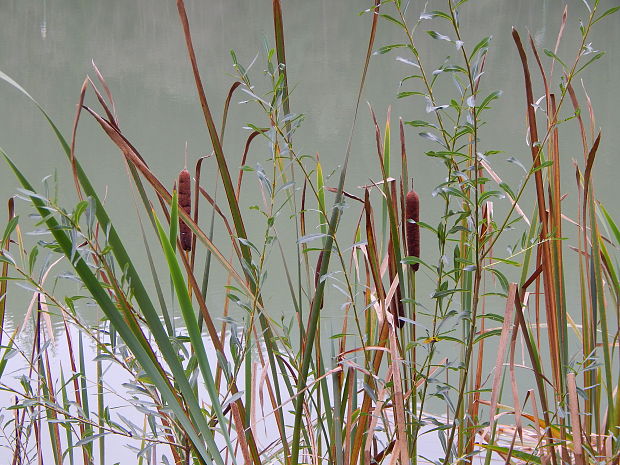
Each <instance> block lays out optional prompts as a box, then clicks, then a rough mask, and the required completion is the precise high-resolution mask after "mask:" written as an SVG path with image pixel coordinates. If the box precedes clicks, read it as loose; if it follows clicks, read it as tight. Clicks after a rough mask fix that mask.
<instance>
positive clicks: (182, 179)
mask: <svg viewBox="0 0 620 465" xmlns="http://www.w3.org/2000/svg"><path fill="white" fill-rule="evenodd" d="M178 187H179V208H181V209H182V210H183V211H184V212H185V213H187V214H188V215H191V214H192V180H191V177H190V175H189V171H187V169H183V170H181V172H180V173H179V181H178ZM179 237H180V239H181V247H183V250H185V251H186V252H190V251H191V250H192V230H191V229H190V227H189V226H188V225H187V224H185V221H183V219H182V218H179Z"/></svg>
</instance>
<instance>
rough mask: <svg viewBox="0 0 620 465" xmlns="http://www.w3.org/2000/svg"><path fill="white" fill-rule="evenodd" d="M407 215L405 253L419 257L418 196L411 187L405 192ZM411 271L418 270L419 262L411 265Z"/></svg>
mask: <svg viewBox="0 0 620 465" xmlns="http://www.w3.org/2000/svg"><path fill="white" fill-rule="evenodd" d="M405 209H406V212H405V213H406V216H407V253H408V254H409V256H410V257H418V258H419V257H420V225H419V224H418V221H420V197H418V194H417V193H416V191H414V190H413V189H412V190H410V191H409V192H408V193H407V200H406V206H405ZM412 267H413V271H418V269H419V268H420V264H419V263H414V264H413V265H412Z"/></svg>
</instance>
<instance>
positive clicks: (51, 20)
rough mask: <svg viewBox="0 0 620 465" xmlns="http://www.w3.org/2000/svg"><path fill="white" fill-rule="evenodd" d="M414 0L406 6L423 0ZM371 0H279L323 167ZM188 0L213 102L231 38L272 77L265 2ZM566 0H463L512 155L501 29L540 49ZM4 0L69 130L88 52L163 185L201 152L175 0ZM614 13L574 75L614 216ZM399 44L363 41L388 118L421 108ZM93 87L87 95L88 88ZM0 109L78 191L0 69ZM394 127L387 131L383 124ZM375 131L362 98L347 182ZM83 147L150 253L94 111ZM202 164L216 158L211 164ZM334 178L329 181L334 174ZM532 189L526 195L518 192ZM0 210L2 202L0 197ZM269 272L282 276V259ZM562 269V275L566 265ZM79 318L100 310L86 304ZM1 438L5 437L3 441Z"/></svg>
mask: <svg viewBox="0 0 620 465" xmlns="http://www.w3.org/2000/svg"><path fill="white" fill-rule="evenodd" d="M417 3H418V2H415V5H414V8H418V9H419V8H420V6H418V5H417ZM435 3H437V4H438V5H439V4H441V5H440V6H441V7H443V6H444V3H445V2H436V1H431V2H430V6H429V9H434V8H435V7H434V6H433V5H434V4H435ZM600 3H601V6H600V8H601V10H604V9H607V8H609V7H612V6H616V5H618V2H617V1H616V0H601V2H600ZM368 5H369V2H367V1H362V0H348V1H343V0H341V1H329V0H312V1H309V0H287V1H285V2H284V15H285V18H284V21H285V28H286V30H285V32H286V35H287V37H286V41H287V42H286V46H287V58H288V72H289V85H290V87H291V88H292V89H294V90H293V92H292V94H291V107H292V111H293V112H296V113H303V114H304V115H305V121H304V124H303V126H302V128H301V129H300V130H299V131H298V132H297V135H296V140H295V144H296V146H297V150H298V152H299V153H304V154H309V155H314V154H315V153H319V154H320V157H321V160H322V163H323V164H324V172H325V173H332V172H334V170H336V169H337V168H338V167H339V164H340V163H341V160H342V157H343V154H344V152H345V147H346V143H347V136H348V133H349V130H350V127H351V121H352V114H353V109H354V103H355V95H356V91H357V86H358V83H359V77H360V71H361V67H362V62H363V57H364V53H365V47H366V43H367V40H368V38H367V36H368V25H369V17H368V15H363V16H360V15H359V14H358V13H360V12H361V11H363V10H364V9H365V8H367V7H368ZM187 6H188V11H189V13H190V21H191V23H192V27H193V30H192V32H193V34H194V44H195V47H196V49H197V52H198V60H199V62H200V65H201V71H202V72H203V73H204V74H203V78H204V81H205V84H206V89H207V93H208V96H209V99H210V102H211V104H212V107H213V108H215V109H217V110H216V118H217V119H218V120H219V118H220V115H221V111H220V110H219V109H221V108H222V105H223V103H224V99H225V97H226V93H227V91H228V87H229V86H230V84H231V83H232V82H233V78H232V77H231V75H232V74H233V68H232V64H231V58H230V53H229V52H230V50H231V49H232V50H235V52H236V55H237V57H238V58H239V61H240V62H241V63H243V64H248V63H250V62H252V60H253V59H254V58H255V56H256V55H257V54H258V59H257V60H256V64H255V65H254V67H253V68H252V72H253V80H254V81H255V82H256V84H257V87H258V88H261V89H265V88H266V85H265V83H264V82H263V81H261V80H262V79H263V77H262V70H263V68H264V62H265V59H264V58H265V57H264V53H263V46H262V44H263V42H264V41H266V42H267V43H269V44H272V43H273V37H272V17H271V2H269V1H267V0H244V1H242V0H236V1H224V0H209V1H208V2H198V1H188V2H187ZM438 8H439V6H438ZM563 8H564V3H563V2H559V1H556V0H520V1H514V0H470V2H469V4H468V5H467V6H466V9H465V13H466V14H464V15H463V18H462V25H463V31H464V40H465V43H467V44H472V43H475V42H477V41H478V40H479V39H480V38H482V37H484V36H493V40H492V47H491V51H490V53H489V59H488V63H487V75H486V76H485V77H484V79H483V86H484V88H485V89H486V90H488V91H491V90H495V89H501V90H502V91H503V95H502V97H501V99H500V100H498V101H497V102H496V103H495V104H494V109H493V110H492V117H490V118H489V121H488V124H487V125H486V126H485V127H484V128H483V130H482V132H481V139H482V145H483V147H484V149H485V150H491V149H496V150H503V151H505V156H504V155H503V158H504V159H506V158H508V157H510V156H514V157H516V158H518V159H520V160H523V161H524V163H526V162H527V160H528V149H527V146H526V144H525V122H524V120H523V116H522V115H523V109H524V107H525V103H524V92H523V81H522V73H521V65H520V62H519V60H518V56H517V52H516V49H515V47H514V44H513V42H512V39H511V35H510V33H511V27H512V26H515V27H516V28H517V29H518V30H519V31H521V33H522V35H523V34H525V33H526V31H527V30H529V31H530V33H531V34H532V36H533V37H534V40H535V42H536V43H537V44H538V45H539V46H540V48H541V49H542V48H543V47H544V48H549V49H552V48H553V46H554V43H555V37H556V34H557V31H558V28H559V25H560V19H561V15H562V11H563ZM568 12H569V20H568V24H567V29H566V33H565V37H564V44H565V45H564V46H563V47H562V48H561V49H560V55H562V53H563V52H565V54H566V57H567V60H570V59H572V56H573V54H574V50H575V47H576V46H577V43H578V42H577V41H578V38H579V32H578V20H579V18H580V17H584V16H585V14H586V10H585V6H584V4H583V2H582V1H579V0H571V1H569V2H568ZM0 13H1V14H0V70H1V71H3V72H5V73H6V74H8V75H10V76H11V77H12V78H14V79H15V80H16V81H17V82H19V83H20V84H21V85H22V86H23V87H24V88H26V89H27V90H28V91H29V92H30V93H31V95H32V96H33V97H34V98H35V99H37V100H38V101H39V103H41V105H42V106H43V107H44V108H45V109H46V110H47V111H48V112H49V114H50V115H51V117H52V118H53V119H54V120H55V121H56V123H57V124H58V126H59V127H60V128H61V130H62V131H63V132H64V134H65V135H66V136H67V137H69V136H70V131H71V126H72V122H73V117H74V113H75V105H76V102H77V99H78V95H79V91H80V87H81V85H82V82H83V80H84V78H85V76H86V75H87V74H88V75H90V76H94V73H93V70H92V65H91V62H92V61H94V62H95V63H96V64H97V66H98V68H99V69H100V70H101V72H102V73H103V75H104V76H105V78H106V80H107V82H108V84H109V86H110V89H111V91H112V93H113V94H114V97H115V101H116V110H117V113H118V117H119V120H120V123H121V127H122V128H123V130H124V133H125V134H126V135H127V136H128V138H129V139H130V140H131V141H132V143H133V145H134V146H135V147H137V148H138V150H139V151H140V153H141V154H142V155H143V156H144V157H145V159H146V160H147V162H148V163H149V164H150V166H151V168H152V169H153V171H154V172H155V173H157V174H159V175H161V176H162V178H163V179H167V180H168V181H169V184H170V185H172V182H173V180H174V178H175V176H176V173H178V171H179V169H180V168H182V167H183V165H184V163H185V158H184V152H185V146H186V143H187V147H188V148H187V152H188V159H189V162H190V164H193V162H194V161H195V160H196V159H197V158H198V157H199V156H201V155H203V154H206V153H209V152H210V150H211V148H210V145H209V139H208V134H207V132H206V129H205V127H204V122H203V119H202V115H201V112H200V106H199V104H198V101H197V98H196V92H195V88H194V82H193V78H192V75H191V70H190V67H189V64H188V60H187V56H186V50H185V44H184V41H183V37H182V33H181V28H180V25H179V21H178V17H177V10H176V7H175V2H173V1H171V0H134V1H132V2H125V1H121V0H108V1H106V2H79V4H76V2H75V1H71V0H3V1H2V2H0ZM619 21H620V17H618V16H612V17H611V18H610V19H608V20H607V21H606V22H603V23H601V24H600V25H599V26H598V27H597V28H596V29H595V31H594V33H593V35H592V47H594V48H595V49H597V50H605V51H607V54H606V55H605V56H604V57H603V58H602V59H601V60H599V61H598V62H597V63H595V64H594V65H593V66H592V67H591V68H589V69H587V70H586V71H584V72H583V74H582V76H581V77H582V78H583V82H584V84H585V86H586V88H587V90H588V94H589V95H590V98H591V100H592V104H593V106H594V109H595V112H596V120H597V125H598V126H600V128H601V129H602V131H603V139H602V143H601V148H600V150H599V154H598V157H597V164H596V167H595V175H594V176H595V180H596V185H597V195H598V197H599V198H600V199H601V200H602V201H603V202H604V203H605V204H606V206H607V208H608V210H609V211H610V213H611V214H612V216H614V217H616V218H620V204H619V203H617V201H616V197H617V193H618V187H617V179H618V175H620V164H618V163H617V157H618V153H617V147H620V131H618V126H619V124H620V116H619V115H620V113H619V112H618V108H620V92H619V91H618V88H617V76H618V73H619V72H620V47H619V46H618V44H619V43H620V27H618V26H619V25H620V24H619ZM401 40H402V39H401V38H400V31H399V30H398V29H397V28H396V27H394V26H393V25H391V24H389V23H388V22H381V23H380V25H379V32H378V38H377V42H376V45H377V46H376V48H378V47H379V46H380V45H384V44H388V43H394V42H399V41H401ZM270 46H271V45H270ZM419 50H420V52H421V54H422V57H423V59H424V60H425V61H426V62H429V63H433V64H434V65H436V66H439V65H441V63H442V62H443V61H444V59H445V57H446V56H447V55H449V54H453V53H454V51H453V50H452V49H449V48H448V47H447V46H446V48H445V49H441V48H440V47H438V46H437V42H433V40H432V39H430V38H428V39H423V40H422V41H421V45H420V46H419ZM438 50H439V51H440V52H438ZM397 55H398V54H397V53H393V54H386V55H376V56H374V57H373V59H372V61H371V65H370V70H369V76H368V84H367V86H366V90H365V93H364V97H363V100H364V101H368V102H370V104H371V105H372V107H373V108H374V110H375V111H376V113H377V115H378V117H379V118H380V119H381V120H384V119H385V114H386V111H387V108H388V106H390V105H391V106H392V119H393V121H395V120H396V118H397V117H399V116H402V117H403V118H404V119H405V120H412V119H421V118H423V117H425V115H424V105H423V103H417V102H414V101H413V100H410V99H409V100H407V99H404V100H398V99H396V95H397V93H398V91H399V87H398V84H399V81H400V79H402V77H403V76H404V75H405V73H406V72H407V71H408V70H407V69H406V66H407V65H405V64H403V63H401V62H397V61H396V60H395V58H396V57H397ZM562 56H564V55H562ZM539 91H540V89H539ZM540 95H541V94H540V93H539V94H538V96H540ZM242 98H243V97H241V96H240V95H239V94H238V95H237V96H236V97H235V99H234V103H233V104H232V106H231V111H230V116H229V121H228V126H227V137H226V141H225V151H226V153H227V154H228V156H229V157H231V159H233V160H236V163H237V164H236V165H235V162H231V165H232V166H238V164H239V161H238V160H240V156H241V153H242V150H243V145H244V143H245V137H247V134H248V132H247V130H246V129H243V128H244V127H245V126H246V125H247V124H248V123H256V124H257V125H258V126H260V125H264V121H263V120H261V116H262V115H260V114H259V113H258V112H257V111H256V109H255V108H254V107H253V106H250V105H247V104H246V105H243V104H237V102H238V101H239V100H241V99H242ZM89 101H90V102H92V98H90V100H89ZM0 109H1V112H0V147H2V148H3V149H4V150H5V151H6V152H7V153H8V154H9V155H11V156H12V157H13V158H14V160H15V161H16V162H17V164H18V166H19V167H20V168H22V169H23V170H24V172H25V174H26V175H27V176H29V177H30V179H31V180H32V181H33V182H38V181H39V180H41V179H42V178H44V177H45V176H47V175H49V174H54V173H57V175H58V179H59V181H58V184H59V186H62V188H61V189H60V197H61V199H62V200H63V201H66V202H67V206H70V205H71V202H75V196H74V194H73V183H72V181H71V178H70V173H69V170H68V165H67V162H66V159H65V157H64V154H63V153H62V152H61V150H60V148H59V146H58V144H57V142H56V140H55V138H54V136H53V134H52V133H51V131H50V130H49V129H48V127H47V125H46V122H45V121H44V119H43V118H42V117H41V115H40V114H39V113H38V111H37V110H36V109H35V108H34V107H33V105H31V104H30V103H29V102H28V101H27V100H26V99H25V98H24V97H23V96H22V95H20V94H19V93H18V92H17V91H15V89H13V88H11V87H10V86H8V85H6V84H5V83H4V82H0ZM263 119H264V118H263ZM407 131H408V132H407V138H408V139H407V142H408V147H409V153H410V160H413V161H412V165H413V167H414V168H413V172H412V175H413V176H414V178H415V181H416V189H417V191H418V192H419V193H421V195H425V196H427V197H430V193H431V191H432V189H433V188H434V187H435V186H436V185H437V184H439V183H440V182H441V181H442V178H441V177H442V176H443V174H442V173H443V168H442V167H441V166H440V165H439V164H438V163H437V162H435V161H433V160H430V159H428V158H426V157H425V156H424V151H425V149H427V148H428V143H427V141H425V140H424V139H422V138H421V137H420V136H418V132H420V131H417V130H414V128H408V129H407ZM395 135H396V133H395V132H394V133H393V137H395ZM563 140H564V142H563V145H562V147H561V148H562V157H563V160H564V161H565V165H564V166H563V168H562V169H563V172H562V175H563V177H564V178H563V179H564V183H565V188H564V190H565V192H566V193H567V194H568V197H567V199H566V200H565V202H566V204H567V205H568V206H574V205H575V203H576V201H575V199H574V196H573V197H571V194H572V192H574V181H573V180H574V171H573V167H572V164H571V163H570V160H571V159H576V160H580V161H581V159H582V155H581V149H580V147H579V145H578V139H577V134H568V135H567V136H566V138H565V139H563ZM374 147H375V142H374V128H373V126H372V124H371V118H370V114H369V112H368V111H367V110H366V107H365V106H362V108H361V113H360V117H359V121H358V126H357V130H356V135H355V138H354V141H353V146H352V154H353V155H352V156H353V163H352V166H351V169H350V171H349V175H348V182H347V189H348V190H351V191H355V189H356V186H359V185H363V184H368V182H369V179H371V178H372V179H374V180H377V178H378V176H379V174H378V173H379V167H378V164H377V159H376V151H375V149H374ZM266 149H267V148H266V146H262V147H261V145H260V144H257V145H256V146H255V148H254V149H253V150H252V151H251V152H250V154H249V160H251V162H248V164H252V165H254V164H256V163H257V162H264V161H265V160H266V158H267V155H268V150H266ZM77 156H78V157H79V158H80V160H81V161H82V163H83V165H84V167H85V169H86V171H87V172H88V173H90V174H91V175H92V178H93V181H94V183H95V186H96V187H97V188H98V190H99V191H100V192H106V204H107V206H108V208H109V211H110V212H111V214H112V216H113V220H114V221H115V223H116V225H117V227H118V228H119V230H120V233H121V235H122V236H123V237H124V238H125V239H126V242H127V245H128V248H129V250H130V251H131V253H132V256H133V257H134V258H136V259H137V260H138V262H139V263H144V264H145V266H146V262H145V258H144V257H145V255H144V251H143V246H142V239H141V237H140V235H139V234H137V233H136V232H135V231H136V230H137V229H136V228H137V219H136V215H135V213H134V211H135V207H134V206H133V203H132V202H131V201H128V199H130V198H131V196H132V194H131V191H130V189H129V183H128V180H127V176H126V174H125V170H124V166H123V163H122V161H121V158H120V155H119V153H118V150H117V149H116V147H115V146H114V145H113V144H112V143H111V142H110V141H109V140H108V139H107V137H106V136H105V135H104V134H103V133H102V131H101V129H100V128H99V127H98V126H97V125H96V123H95V122H93V120H92V119H90V118H88V117H84V118H83V119H82V122H81V123H80V130H79V136H78V145H77ZM526 164H527V163H526ZM208 166H209V167H210V168H214V166H215V165H208ZM498 167H499V169H500V170H501V172H500V174H501V175H502V177H504V178H505V179H515V180H516V179H518V176H519V173H518V172H515V167H514V165H511V164H509V163H503V164H502V163H499V164H498ZM410 169H411V168H410ZM206 172H207V174H206V178H205V181H204V185H207V186H208V185H210V184H211V185H212V184H213V183H214V181H215V178H214V176H215V174H214V169H213V170H207V171H206ZM328 184H331V185H335V184H336V181H335V176H334V177H332V178H331V179H330V180H329V181H328ZM16 187H17V182H16V181H15V178H14V177H13V175H12V174H11V173H10V172H9V171H8V170H7V169H4V168H2V169H0V204H1V205H4V204H5V200H2V199H8V198H9V196H11V195H12V194H13V193H14V192H15V189H16ZM527 201H528V199H527V198H526V199H525V205H527ZM242 202H243V204H244V206H245V208H246V209H247V207H249V206H250V205H252V199H251V198H250V196H248V198H244V199H242ZM20 207H23V205H20ZM426 208H427V210H426V211H425V210H424V208H423V211H422V214H423V215H426V218H429V222H432V221H431V220H432V218H433V217H434V213H433V211H432V207H426ZM569 208H570V207H569ZM573 211H574V210H573ZM528 213H529V212H528ZM0 214H2V215H3V216H4V214H3V213H2V209H1V208H0ZM353 216H355V215H353ZM246 221H247V226H248V229H249V230H250V233H251V234H252V232H253V231H255V230H256V233H257V234H259V235H260V233H261V232H262V230H263V226H264V221H263V219H262V217H260V215H253V214H251V213H248V217H247V220H246ZM348 221H354V219H349V220H348ZM0 224H2V225H3V224H4V223H3V222H0ZM217 234H220V237H221V235H223V234H224V230H223V229H222V230H221V231H216V237H217ZM351 242H352V241H351ZM431 253H432V251H429V254H431ZM278 266H280V265H279V264H274V269H275V270H278ZM272 275H273V276H277V272H272ZM214 279H215V281H214V284H213V285H212V286H211V290H212V292H211V293H210V295H209V302H208V303H209V304H210V307H211V308H212V309H219V308H221V306H222V302H223V300H224V296H225V292H224V290H223V286H222V285H223V284H224V281H225V276H223V273H222V276H219V277H218V276H216V277H215V278H214ZM570 279H571V277H570V276H567V280H568V281H570ZM274 281H275V282H274V283H273V286H278V285H280V284H281V283H280V282H278V280H277V279H274ZM422 286H424V285H422ZM575 287H576V286H575ZM422 290H423V291H424V290H425V288H424V287H422ZM429 291H430V290H429ZM570 292H571V290H570V289H569V293H570ZM575 292H576V290H575ZM286 296H287V294H286V293H274V297H271V298H270V300H268V302H267V304H268V306H269V308H270V309H271V310H270V311H271V312H272V317H273V318H278V316H279V315H285V316H286V317H287V318H290V315H291V314H292V312H293V309H292V306H291V305H290V304H289V303H288V302H287V300H286ZM27 302H28V300H24V301H23V302H22V301H20V299H16V298H14V297H11V298H9V301H8V315H7V322H6V328H7V330H8V331H11V330H12V328H15V327H17V326H18V325H20V324H21V322H22V321H23V319H24V317H25V315H26V310H27V307H28V305H27ZM326 312H328V313H329V315H330V316H331V317H333V320H334V327H335V328H338V327H339V324H340V323H339V320H340V318H341V317H340V316H341V311H340V307H339V306H334V307H333V308H327V307H326ZM84 318H85V319H86V320H89V321H95V319H96V317H94V316H93V315H89V314H85V315H84ZM58 329H60V328H58ZM335 332H336V331H335ZM58 353H59V354H62V353H63V352H62V351H59V352H58ZM60 358H61V359H62V356H61V357H60ZM0 441H1V440H0ZM2 453H3V452H2V451H1V450H0V457H2Z"/></svg>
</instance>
